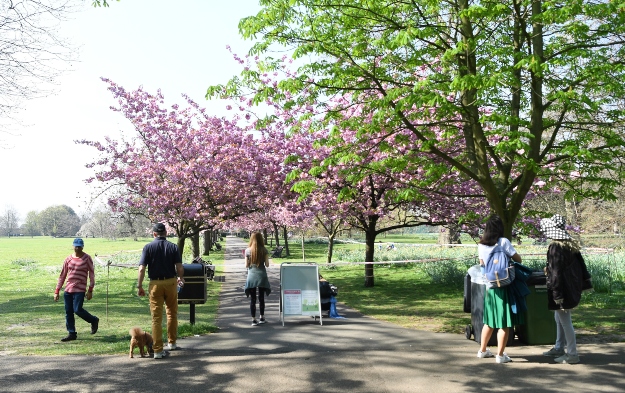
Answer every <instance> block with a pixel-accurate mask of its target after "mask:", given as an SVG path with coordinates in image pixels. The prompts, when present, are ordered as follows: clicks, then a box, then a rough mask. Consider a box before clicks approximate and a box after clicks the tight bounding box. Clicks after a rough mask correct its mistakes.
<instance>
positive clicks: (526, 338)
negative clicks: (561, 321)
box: [517, 271, 557, 345]
mask: <svg viewBox="0 0 625 393" xmlns="http://www.w3.org/2000/svg"><path fill="white" fill-rule="evenodd" d="M526 283H527V287H528V288H529V290H530V294H529V295H527V297H526V298H525V303H526V305H527V310H526V311H525V325H521V326H519V327H518V328H517V332H518V336H519V340H520V341H522V342H523V343H524V344H527V345H545V344H553V343H555V342H556V334H557V326H556V321H555V318H554V315H553V311H551V310H549V309H547V277H546V276H545V273H543V272H540V271H538V272H533V273H532V276H531V277H530V278H529V279H528V280H527V281H526Z"/></svg>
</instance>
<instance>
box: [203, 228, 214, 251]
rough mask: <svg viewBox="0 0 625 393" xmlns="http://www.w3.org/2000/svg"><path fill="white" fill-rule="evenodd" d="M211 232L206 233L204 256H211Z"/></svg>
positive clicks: (204, 236)
mask: <svg viewBox="0 0 625 393" xmlns="http://www.w3.org/2000/svg"><path fill="white" fill-rule="evenodd" d="M210 232H211V231H210V230H207V231H204V235H203V240H204V251H203V252H202V255H210V250H211V247H212V246H213V245H212V241H211V235H210Z"/></svg>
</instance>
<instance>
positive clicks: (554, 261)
mask: <svg viewBox="0 0 625 393" xmlns="http://www.w3.org/2000/svg"><path fill="white" fill-rule="evenodd" d="M589 288H592V284H591V281H590V274H589V273H588V269H587V268H586V263H585V262H584V258H583V257H582V254H581V253H580V251H579V246H577V244H576V243H575V242H573V241H568V240H566V241H560V240H554V241H553V242H552V243H551V244H550V245H549V249H548V250H547V298H548V305H547V307H548V308H549V309H550V310H559V309H560V308H563V309H571V308H574V307H577V305H578V304H579V301H580V300H581V298H582V291H583V290H585V289H589Z"/></svg>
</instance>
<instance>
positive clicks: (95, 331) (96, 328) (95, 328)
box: [91, 318, 100, 334]
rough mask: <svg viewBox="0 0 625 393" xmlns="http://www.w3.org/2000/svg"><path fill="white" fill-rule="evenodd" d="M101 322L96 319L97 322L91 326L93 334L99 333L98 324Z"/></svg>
mask: <svg viewBox="0 0 625 393" xmlns="http://www.w3.org/2000/svg"><path fill="white" fill-rule="evenodd" d="M99 322H100V320H99V319H98V318H96V320H95V322H94V323H92V324H91V334H96V333H97V332H98V323H99Z"/></svg>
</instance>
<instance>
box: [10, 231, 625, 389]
mask: <svg viewBox="0 0 625 393" xmlns="http://www.w3.org/2000/svg"><path fill="white" fill-rule="evenodd" d="M244 248H245V243H244V242H243V241H242V240H240V239H237V238H233V237H229V238H228V239H227V247H226V262H225V263H226V266H225V267H226V269H225V271H226V273H225V276H226V281H225V283H224V286H223V291H222V293H221V295H220V310H219V314H218V321H217V325H218V326H219V327H220V331H219V332H218V333H215V334H211V335H207V336H202V337H190V338H186V339H181V340H179V342H178V344H179V345H180V346H181V347H182V348H183V349H182V350H180V351H174V352H172V354H171V356H170V357H169V358H166V359H163V360H153V359H140V358H139V359H137V358H135V359H129V358H128V357H127V355H123V356H122V355H115V356H54V357H38V356H3V357H0V390H1V391H3V392H55V391H70V392H205V391H215V392H311V393H312V392H372V393H374V392H375V393H379V392H428V393H435V392H445V393H452V392H489V391H492V392H506V391H509V392H625V343H618V344H607V345H606V344H603V345H594V344H584V345H579V352H580V358H581V363H580V364H577V365H566V364H565V365H561V364H555V363H553V360H551V359H550V358H547V357H544V356H542V355H541V353H542V351H544V350H547V349H548V348H549V347H548V346H544V345H543V346H514V347H510V348H508V349H507V352H508V353H509V355H510V356H511V357H512V359H513V363H508V364H495V360H494V359H492V358H491V359H478V358H477V357H476V356H475V354H476V352H477V350H478V345H477V344H476V343H475V342H474V341H471V340H467V339H466V338H465V337H464V335H463V334H445V333H431V332H423V331H418V330H410V329H404V328H401V327H397V326H395V325H392V324H389V323H386V322H381V321H378V320H375V319H372V318H368V317H366V316H363V315H360V314H358V313H356V312H354V311H352V310H349V309H346V308H345V307H342V306H341V305H339V307H338V311H339V313H340V314H341V315H343V316H346V317H347V319H329V318H324V319H323V326H320V325H319V322H318V321H317V322H314V321H313V319H312V318H310V317H288V318H287V319H286V321H285V326H284V327H283V326H282V324H281V323H280V321H279V310H278V298H279V296H278V295H279V282H278V281H279V265H278V262H279V260H276V261H275V262H276V264H275V265H272V266H271V267H270V268H269V276H270V281H271V285H272V289H273V292H272V294H271V295H270V296H269V297H268V298H266V300H267V310H266V312H265V314H266V318H267V320H268V323H267V324H265V325H261V326H257V327H252V326H250V322H251V321H250V317H249V303H248V300H247V298H246V297H245V294H244V293H243V286H244V284H245V277H246V273H245V269H244V266H243V259H242V251H243V249H244ZM339 300H340V292H339ZM460 306H461V305H460Z"/></svg>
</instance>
